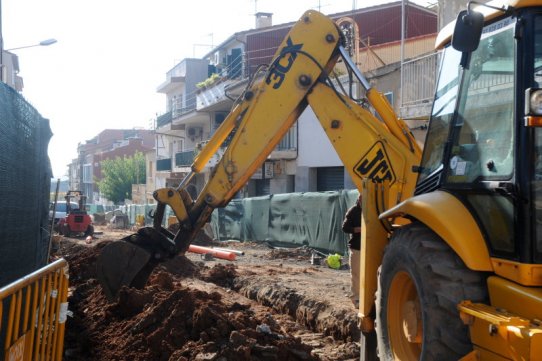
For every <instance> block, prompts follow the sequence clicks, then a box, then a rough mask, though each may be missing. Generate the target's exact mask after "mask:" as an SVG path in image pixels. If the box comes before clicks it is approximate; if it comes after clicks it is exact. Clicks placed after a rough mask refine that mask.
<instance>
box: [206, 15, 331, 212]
mask: <svg viewBox="0 0 542 361" xmlns="http://www.w3.org/2000/svg"><path fill="white" fill-rule="evenodd" d="M338 42H339V32H338V29H337V27H336V25H335V23H334V22H333V21H332V20H331V19H329V18H327V17H326V16H324V15H322V14H320V13H318V12H316V11H307V12H306V13H305V14H304V15H303V16H302V17H301V19H300V20H299V21H298V22H297V23H296V24H295V25H294V26H293V27H292V29H291V31H290V33H288V35H287V36H286V37H285V39H284V41H283V43H282V44H281V45H280V46H279V48H278V50H277V53H276V54H275V58H277V57H278V62H275V64H274V65H271V67H270V70H269V71H268V73H267V75H266V77H265V79H263V80H262V81H260V82H259V83H257V84H255V85H254V86H253V88H251V91H250V94H246V95H245V99H244V100H243V103H242V104H241V108H242V109H243V110H242V111H239V112H238V117H236V122H237V123H238V124H239V125H238V127H237V128H236V130H235V134H234V136H233V138H232V140H231V142H230V145H229V147H228V148H227V149H226V151H225V153H224V155H223V157H222V159H221V160H220V162H219V163H218V164H217V166H216V168H215V172H214V173H213V175H212V177H211V179H210V180H209V182H208V183H207V184H206V186H205V188H204V189H203V190H202V192H201V194H202V195H204V196H203V197H199V198H198V199H197V201H196V205H195V208H196V209H200V208H201V207H202V206H203V204H208V205H210V206H211V207H213V208H214V207H218V206H224V205H225V204H227V203H228V202H229V200H230V199H231V198H232V197H233V195H234V194H235V193H236V192H237V191H238V190H239V189H241V187H242V186H244V185H245V183H246V182H247V181H248V180H249V179H250V176H251V175H252V174H253V173H254V172H255V170H256V169H257V168H258V167H260V166H261V164H262V163H263V162H264V161H265V159H266V158H267V156H268V155H269V154H270V153H271V151H272V150H273V149H274V148H275V147H276V145H277V144H278V143H279V141H280V140H281V139H282V138H283V136H284V134H286V132H287V131H288V130H289V129H290V127H291V126H292V124H293V123H294V121H295V120H296V119H297V118H298V117H299V115H300V114H301V112H302V111H303V110H304V109H305V107H306V101H305V97H306V95H307V92H308V91H309V90H310V88H311V87H312V85H313V84H314V83H315V82H316V81H317V80H318V78H319V76H320V74H321V70H322V68H327V67H332V66H333V65H334V64H335V60H333V56H334V51H335V50H336V48H337V45H338ZM296 51H303V52H307V53H309V54H310V55H311V57H312V59H310V58H309V57H307V56H305V55H303V54H301V53H299V52H296ZM314 60H315V61H316V62H318V64H315V62H314ZM318 65H319V66H318ZM227 123H228V126H229V127H231V122H229V121H228V122H227Z"/></svg>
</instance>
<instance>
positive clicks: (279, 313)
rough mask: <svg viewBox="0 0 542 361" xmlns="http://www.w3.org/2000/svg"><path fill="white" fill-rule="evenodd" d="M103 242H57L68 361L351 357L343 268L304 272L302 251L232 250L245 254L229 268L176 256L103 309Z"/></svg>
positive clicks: (353, 322)
mask: <svg viewBox="0 0 542 361" xmlns="http://www.w3.org/2000/svg"><path fill="white" fill-rule="evenodd" d="M109 241H110V240H108V239H105V238H104V237H102V239H101V240H100V241H99V242H96V243H93V244H84V242H81V241H77V240H73V239H67V238H66V239H62V240H61V241H60V247H59V251H58V256H62V257H64V258H66V259H67V261H68V263H69V265H70V296H69V300H68V301H69V309H70V311H71V315H72V316H71V317H70V318H69V319H68V322H67V329H66V338H65V353H64V359H65V360H67V361H70V360H119V361H120V360H135V361H143V360H146V361H147V360H149V361H150V360H165V361H177V360H179V361H180V360H217V361H225V360H281V361H282V360H330V361H331V360H355V359H359V343H358V341H359V333H360V332H359V328H358V326H357V316H356V310H355V309H354V307H353V306H352V305H351V304H350V303H349V300H348V298H347V297H346V293H347V289H348V282H349V280H348V271H347V270H346V271H345V270H342V271H337V270H331V269H328V268H327V267H325V266H313V265H311V264H310V262H309V261H308V260H309V255H308V254H307V252H306V250H299V249H296V250H272V249H270V248H268V247H266V246H264V245H261V244H237V245H235V247H237V248H239V249H242V250H243V252H245V256H242V257H238V260H237V261H234V262H229V261H221V260H211V261H209V260H208V261H205V262H204V261H203V260H202V259H201V257H200V256H199V255H194V254H190V253H189V254H187V256H186V257H185V256H177V257H175V258H174V259H172V260H170V261H168V262H165V263H164V264H162V265H161V266H159V267H157V268H156V269H155V271H154V272H153V274H152V275H151V278H150V279H149V282H148V284H147V286H146V287H145V289H143V290H137V289H133V288H123V289H122V290H121V292H120V294H119V297H118V299H117V300H116V301H115V302H112V303H108V302H107V300H106V298H105V295H104V294H103V291H102V289H101V286H100V285H99V283H98V282H97V280H96V274H95V261H96V257H97V255H98V254H99V252H100V250H101V248H103V246H104V245H105V244H107V242H109ZM230 247H231V245H230Z"/></svg>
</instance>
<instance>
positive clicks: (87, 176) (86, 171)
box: [83, 164, 92, 183]
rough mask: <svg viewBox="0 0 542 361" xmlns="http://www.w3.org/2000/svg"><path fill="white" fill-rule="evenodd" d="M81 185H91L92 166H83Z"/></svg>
mask: <svg viewBox="0 0 542 361" xmlns="http://www.w3.org/2000/svg"><path fill="white" fill-rule="evenodd" d="M83 183H92V164H84V165H83Z"/></svg>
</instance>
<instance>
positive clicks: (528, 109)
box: [525, 88, 542, 116]
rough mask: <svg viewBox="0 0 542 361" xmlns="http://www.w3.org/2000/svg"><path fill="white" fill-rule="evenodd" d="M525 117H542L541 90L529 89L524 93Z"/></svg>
mask: <svg viewBox="0 0 542 361" xmlns="http://www.w3.org/2000/svg"><path fill="white" fill-rule="evenodd" d="M525 115H534V116H540V115H542V89H537V88H529V89H527V90H526V91H525Z"/></svg>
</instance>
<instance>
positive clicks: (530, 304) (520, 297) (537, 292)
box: [487, 276, 542, 356]
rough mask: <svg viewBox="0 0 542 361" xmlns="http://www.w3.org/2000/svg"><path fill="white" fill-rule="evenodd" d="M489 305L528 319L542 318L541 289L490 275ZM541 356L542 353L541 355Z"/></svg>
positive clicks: (488, 281) (488, 283)
mask: <svg viewBox="0 0 542 361" xmlns="http://www.w3.org/2000/svg"><path fill="white" fill-rule="evenodd" d="M487 285H488V291H489V299H490V300H491V302H490V303H491V305H492V306H494V307H497V308H500V309H504V310H507V311H509V312H512V313H515V314H517V315H520V316H521V317H524V318H528V319H538V320H542V289H541V288H539V287H536V288H535V287H525V286H521V285H518V284H517V283H514V282H511V281H509V280H506V279H503V278H501V277H496V276H492V277H489V278H488V280H487ZM541 356H542V355H541Z"/></svg>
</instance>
